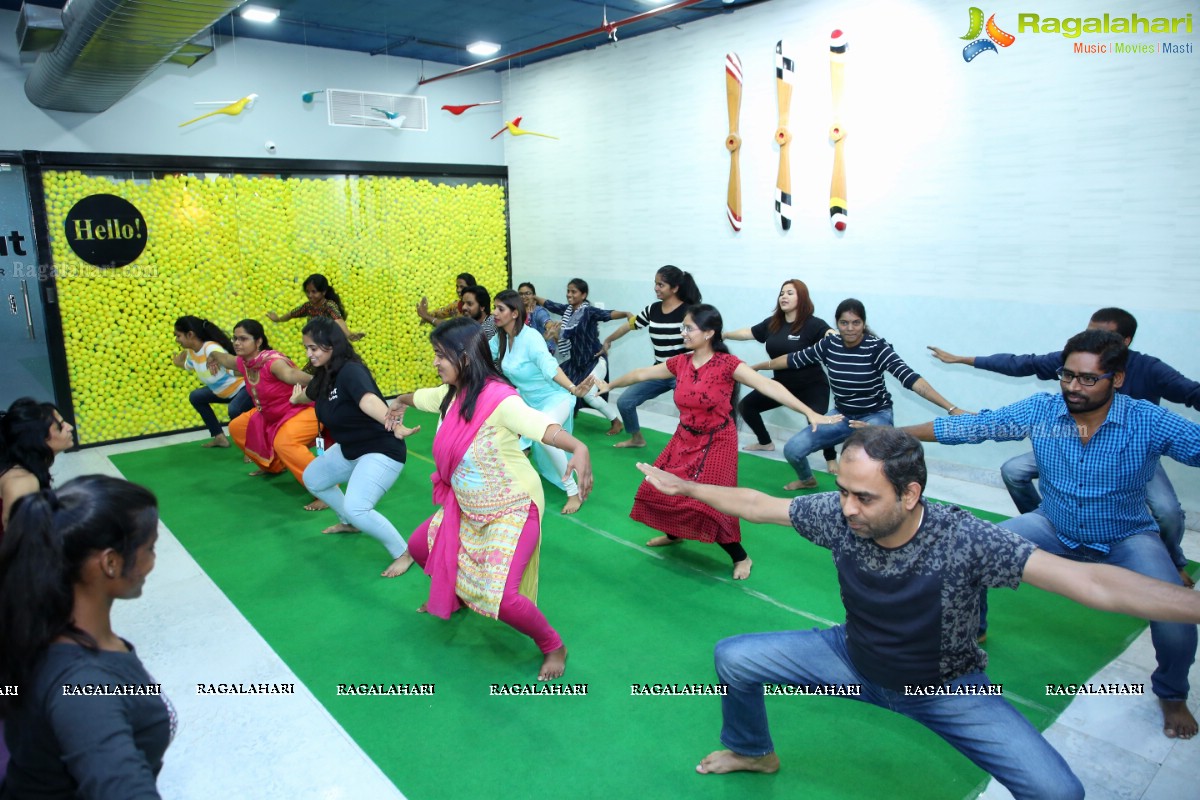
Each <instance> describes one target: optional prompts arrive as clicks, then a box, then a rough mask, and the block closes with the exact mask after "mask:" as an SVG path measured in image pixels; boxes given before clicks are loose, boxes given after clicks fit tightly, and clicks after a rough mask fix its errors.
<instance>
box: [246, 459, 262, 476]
mask: <svg viewBox="0 0 1200 800" xmlns="http://www.w3.org/2000/svg"><path fill="white" fill-rule="evenodd" d="M246 461H247V462H249V461H250V459H248V458H247V459H246ZM246 474H247V475H249V476H250V477H251V478H257V477H258V476H259V475H266V474H267V471H266V470H265V469H256V470H254V472H247V473H246Z"/></svg>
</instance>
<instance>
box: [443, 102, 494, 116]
mask: <svg viewBox="0 0 1200 800" xmlns="http://www.w3.org/2000/svg"><path fill="white" fill-rule="evenodd" d="M499 102H500V101H499V100H488V101H487V102H485V103H467V104H466V105H462V106H442V111H449V112H450V113H451V114H453V115H454V116H456V117H457V116H459V115H460V114H462V113H463V112H464V111H466V110H467V109H468V108H475V106H494V105H496V104H497V103H499Z"/></svg>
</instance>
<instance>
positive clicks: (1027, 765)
mask: <svg viewBox="0 0 1200 800" xmlns="http://www.w3.org/2000/svg"><path fill="white" fill-rule="evenodd" d="M638 468H639V469H640V470H641V471H642V472H644V473H645V474H646V479H647V480H649V481H650V482H651V483H652V484H654V486H655V487H656V488H658V489H659V490H660V491H662V492H663V493H665V494H675V495H684V496H686V497H693V498H696V499H697V500H700V501H701V502H704V503H708V504H709V505H711V506H712V507H713V508H715V509H716V510H718V511H720V512H722V513H725V514H733V515H736V516H739V517H741V518H742V519H745V520H746V521H748V522H762V523H774V524H776V525H789V526H791V527H793V528H795V529H796V531H797V532H798V533H800V535H801V536H803V537H805V538H806V539H808V540H810V541H812V542H813V543H814V544H816V545H818V546H820V547H825V548H827V549H829V550H830V551H832V554H833V560H834V564H835V565H836V567H837V571H838V581H839V583H840V585H841V594H842V602H843V604H844V605H845V607H846V622H845V624H843V625H837V626H835V627H833V628H829V629H827V630H811V631H781V632H776V633H756V634H745V635H742V636H734V637H731V638H729V639H725V640H722V641H721V642H719V643H718V644H717V648H716V665H717V675H718V676H719V677H720V679H721V682H722V683H723V684H725V685H726V686H728V693H727V694H726V695H725V696H723V697H722V699H721V710H722V715H723V725H722V729H721V741H722V743H723V744H724V745H725V746H726V747H727V748H729V749H728V750H718V751H716V752H714V753H711V754H709V755H708V756H707V757H705V758H704V760H703V761H701V763H700V764H699V766H697V767H696V770H697V771H698V772H701V773H724V772H736V771H750V772H775V771H776V770H778V769H779V758H778V756H776V755H775V747H774V745H773V744H772V741H771V735H770V732H769V730H768V726H767V714H766V704H765V701H764V684H767V685H771V684H776V685H781V686H801V687H812V689H815V690H818V691H816V692H814V693H821V694H833V695H836V696H853V697H854V698H855V699H858V700H862V701H864V702H867V703H871V704H873V705H877V706H880V707H882V708H886V709H889V710H893V711H896V712H897V713H900V714H903V715H904V716H906V717H909V718H910V719H913V720H914V721H916V722H918V723H920V724H922V725H924V726H925V727H927V728H929V729H930V730H932V731H934V732H935V733H937V734H938V735H939V736H941V737H942V738H944V739H946V741H948V742H949V743H950V744H951V745H952V746H953V747H955V749H957V750H958V751H959V752H961V753H962V754H963V755H965V756H966V757H967V758H969V759H971V761H972V762H974V763H975V764H976V765H978V766H979V767H981V768H982V769H985V770H987V771H988V772H989V773H991V774H992V775H993V776H995V778H996V779H997V780H998V781H1000V782H1001V783H1002V784H1004V786H1005V787H1007V788H1008V790H1009V791H1010V792H1012V794H1013V796H1014V797H1017V798H1051V797H1054V798H1057V797H1083V787H1082V785H1081V784H1080V783H1079V780H1078V779H1077V778H1076V777H1075V775H1074V774H1073V773H1072V772H1071V769H1070V767H1068V766H1067V763H1066V762H1065V761H1064V760H1063V758H1062V756H1060V755H1059V754H1058V753H1057V752H1056V751H1055V750H1054V748H1053V747H1051V746H1050V744H1049V743H1048V742H1047V741H1046V740H1045V739H1044V738H1042V736H1041V734H1039V733H1038V732H1037V730H1036V729H1035V728H1034V727H1033V726H1032V725H1031V724H1029V722H1028V721H1027V720H1026V719H1025V718H1024V717H1023V716H1022V715H1021V714H1020V713H1018V712H1017V711H1016V709H1014V708H1013V707H1012V706H1011V705H1009V704H1008V703H1007V702H1006V701H1005V700H1004V698H1003V697H1002V696H1000V694H999V692H996V691H993V690H992V687H991V684H990V682H989V681H988V678H987V676H986V675H985V674H984V672H983V670H984V667H985V666H986V664H987V655H986V654H985V653H984V652H983V651H982V650H980V649H979V646H978V644H977V643H976V641H975V632H976V628H977V626H978V624H979V590H980V588H981V587H984V586H988V587H1008V588H1012V589H1015V588H1017V586H1018V585H1019V584H1020V583H1021V582H1022V581H1024V582H1026V583H1029V584H1031V585H1033V586H1037V587H1039V588H1042V589H1046V590H1047V591H1051V592H1055V593H1057V594H1061V595H1064V596H1065V597H1069V598H1071V599H1072V600H1075V601H1077V602H1079V603H1082V604H1084V605H1087V606H1091V607H1093V608H1098V609H1101V610H1107V611H1116V612H1120V613H1126V614H1132V615H1135V616H1140V617H1145V618H1148V619H1161V620H1172V621H1179V622H1196V621H1200V595H1197V593H1195V592H1189V591H1188V590H1186V589H1184V588H1182V587H1180V586H1172V585H1171V584H1168V583H1165V582H1163V581H1157V580H1154V579H1152V578H1147V577H1145V576H1142V575H1138V574H1137V573H1135V572H1131V571H1129V570H1125V569H1120V568H1116V567H1106V566H1100V565H1094V564H1084V563H1080V562H1075V561H1068V560H1067V559H1063V558H1059V557H1057V556H1053V555H1050V554H1048V553H1045V552H1043V551H1041V550H1038V549H1037V548H1036V547H1034V546H1033V545H1031V544H1030V543H1029V542H1027V541H1025V540H1024V539H1022V538H1021V537H1019V536H1017V535H1015V534H1013V533H1011V532H1010V531H1006V530H1004V529H1002V528H999V527H997V526H995V525H992V524H990V523H987V522H983V521H982V520H979V519H976V518H975V517H973V516H971V515H970V514H968V513H967V512H965V511H963V510H962V509H959V508H956V507H954V506H945V505H941V504H933V503H926V502H925V501H924V500H923V498H922V494H923V493H924V489H925V480H926V470H925V456H924V453H923V451H922V449H921V443H920V442H918V441H917V440H916V439H915V438H914V437H912V436H910V435H909V434H907V433H905V432H903V431H900V430H896V429H894V428H888V427H870V428H863V429H860V430H858V431H856V432H855V433H853V434H852V435H851V436H850V438H848V439H847V440H846V443H845V445H844V446H843V448H842V463H841V472H840V474H839V475H838V479H837V482H838V493H837V494H833V493H825V494H818V495H812V496H809V497H797V498H795V499H793V500H788V499H786V498H778V497H771V496H769V495H765V494H763V493H761V492H756V491H754V490H752V489H742V488H730V487H720V486H710V485H705V484H697V483H692V482H689V481H684V480H681V479H679V478H677V477H675V476H673V475H669V474H667V473H665V472H662V471H661V470H657V469H655V468H654V467H651V466H650V465H648V464H638ZM846 687H854V689H855V690H856V691H854V692H850V691H841V690H840V689H845V688H846Z"/></svg>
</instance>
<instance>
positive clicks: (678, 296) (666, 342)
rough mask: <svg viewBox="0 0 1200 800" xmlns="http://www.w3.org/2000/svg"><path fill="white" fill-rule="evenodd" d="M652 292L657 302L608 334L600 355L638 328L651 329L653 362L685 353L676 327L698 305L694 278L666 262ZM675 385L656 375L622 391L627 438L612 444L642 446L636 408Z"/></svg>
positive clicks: (642, 437)
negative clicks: (653, 378)
mask: <svg viewBox="0 0 1200 800" xmlns="http://www.w3.org/2000/svg"><path fill="white" fill-rule="evenodd" d="M654 295H655V296H656V297H657V298H658V302H657V303H651V304H650V305H648V306H646V307H645V308H644V309H642V311H641V313H640V314H638V315H637V316H636V317H631V318H630V320H629V325H628V326H622V327H620V328H618V329H617V331H616V332H615V333H612V334H611V335H609V337H608V338H607V339H605V340H604V346H603V347H602V348H601V350H600V355H603V356H607V355H608V348H609V346H610V345H611V344H612V343H613V342H615V341H616V340H617V339H620V338H621V337H622V336H624V335H625V334H627V333H629V332H630V331H635V330H637V329H638V328H649V329H650V344H651V345H653V346H654V363H655V364H662V363H665V362H666V360H667V359H668V358H671V357H672V356H677V355H682V354H683V353H686V352H687V348H686V347H684V345H683V336H682V335H681V334H680V332H679V330H680V326H681V325H682V324H683V317H684V314H685V313H687V309H688V307H689V306H694V305H697V304H698V303H699V302H700V300H701V297H700V289H699V288H698V287H697V286H696V281H695V280H693V279H692V276H691V275H689V274H688V273H686V272H684V271H683V270H681V269H680V268H679V267H675V266H672V265H670V264H667V265H666V266H664V267H663V268H662V269H660V270H659V271H658V272H656V273H655V274H654ZM674 388H675V378H674V377H670V378H659V379H655V380H648V381H643V382H642V383H639V384H637V385H636V386H633V387H631V388H630V389H629V390H628V391H626V392H625V393H624V394H622V395H621V399H619V400H618V401H617V410H618V411H620V412H621V421H622V422H623V423H624V425H625V432H626V433H628V434H629V438H628V439H626V440H625V441H623V442H617V443H616V444H614V445H613V447H645V446H646V439H645V437H644V436H642V426H641V424H640V423H639V422H638V415H637V407H638V406H640V405H641V404H642V403H645V402H646V401H647V400H653V399H654V398H655V397H658V396H659V395H660V394H664V393H666V392H669V391H672V390H673V389H674Z"/></svg>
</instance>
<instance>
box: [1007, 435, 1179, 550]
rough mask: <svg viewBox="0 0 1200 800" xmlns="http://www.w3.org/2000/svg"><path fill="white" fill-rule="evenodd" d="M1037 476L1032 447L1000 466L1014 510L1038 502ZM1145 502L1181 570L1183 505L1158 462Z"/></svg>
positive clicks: (1025, 511) (1024, 510) (1031, 507)
mask: <svg viewBox="0 0 1200 800" xmlns="http://www.w3.org/2000/svg"><path fill="white" fill-rule="evenodd" d="M1037 476H1038V467H1037V460H1036V459H1035V458H1034V456H1033V451H1032V450H1030V451H1029V452H1028V453H1026V454H1024V455H1020V456H1014V457H1012V458H1010V459H1009V460H1008V461H1005V462H1004V465H1003V466H1002V467H1000V477H1001V478H1003V479H1004V485H1005V486H1006V487H1007V488H1008V495H1009V497H1011V498H1012V500H1013V503H1014V504H1015V505H1016V507H1017V511H1018V512H1020V513H1022V514H1028V513H1029V512H1030V511H1033V510H1034V509H1035V508H1037V507H1038V506H1040V505H1041V504H1042V496H1041V494H1039V493H1038V490H1037V487H1036V486H1034V485H1033V479H1034V478H1036V477H1037ZM1146 505H1148V506H1149V507H1150V515H1151V516H1152V517H1154V521H1155V522H1156V523H1158V533H1159V536H1160V537H1162V542H1163V544H1164V545H1166V547H1167V554H1168V555H1170V556H1171V562H1172V563H1174V564H1175V568H1176V569H1183V568H1184V567H1186V566H1187V564H1188V560H1187V557H1186V556H1184V554H1183V547H1182V542H1183V531H1184V527H1185V521H1184V516H1183V506H1181V505H1180V504H1179V497H1178V496H1176V494H1175V487H1174V486H1172V485H1171V479H1170V478H1168V477H1167V471H1166V470H1165V469H1163V465H1162V463H1161V462H1160V463H1159V465H1158V469H1156V470H1155V471H1154V477H1152V478H1151V479H1150V482H1149V483H1147V484H1146Z"/></svg>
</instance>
